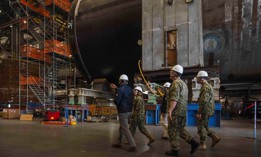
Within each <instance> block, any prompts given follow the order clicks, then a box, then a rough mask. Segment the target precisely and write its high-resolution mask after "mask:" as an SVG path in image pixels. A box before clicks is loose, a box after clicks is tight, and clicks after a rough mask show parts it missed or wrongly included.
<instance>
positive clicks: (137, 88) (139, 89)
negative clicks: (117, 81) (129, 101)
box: [134, 86, 142, 92]
mask: <svg viewBox="0 0 261 157" xmlns="http://www.w3.org/2000/svg"><path fill="white" fill-rule="evenodd" d="M134 89H136V90H138V91H140V92H142V89H141V87H139V86H137V87H135V88H134Z"/></svg>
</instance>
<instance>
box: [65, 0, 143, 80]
mask: <svg viewBox="0 0 261 157" xmlns="http://www.w3.org/2000/svg"><path fill="white" fill-rule="evenodd" d="M70 17H71V19H72V21H73V25H72V29H70V31H71V32H70V40H71V41H70V42H71V47H72V50H73V53H74V57H75V58H76V62H77V63H78V65H79V68H80V70H81V71H83V72H84V74H85V76H86V77H87V78H88V79H89V80H92V79H95V78H103V77H105V78H107V79H108V80H109V81H110V82H114V83H117V82H118V78H119V76H120V75H121V74H127V75H128V76H129V77H130V79H132V78H133V76H134V74H135V73H136V72H137V63H138V60H139V59H141V46H139V45H138V40H140V39H141V0H99V1H90V0H82V1H77V0H76V1H74V2H73V5H72V9H71V16H70ZM116 81H117V82H116Z"/></svg>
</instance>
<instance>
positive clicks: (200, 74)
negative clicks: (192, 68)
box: [197, 70, 208, 77]
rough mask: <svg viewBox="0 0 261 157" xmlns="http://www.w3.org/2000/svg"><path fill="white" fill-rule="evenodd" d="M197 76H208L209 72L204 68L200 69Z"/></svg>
mask: <svg viewBox="0 0 261 157" xmlns="http://www.w3.org/2000/svg"><path fill="white" fill-rule="evenodd" d="M197 77H208V73H207V72H206V71H204V70H200V71H199V72H198V74H197Z"/></svg>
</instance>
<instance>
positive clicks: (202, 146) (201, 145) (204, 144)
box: [199, 142, 207, 150]
mask: <svg viewBox="0 0 261 157" xmlns="http://www.w3.org/2000/svg"><path fill="white" fill-rule="evenodd" d="M199 149H201V150H206V149H207V144H206V142H203V143H201V144H200V146H199Z"/></svg>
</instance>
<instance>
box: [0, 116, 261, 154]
mask: <svg viewBox="0 0 261 157" xmlns="http://www.w3.org/2000/svg"><path fill="white" fill-rule="evenodd" d="M221 125H222V126H221V128H213V130H215V131H216V132H217V133H218V134H219V135H220V136H221V137H222V140H221V142H220V143H219V144H218V145H216V147H215V148H209V149H208V150H207V151H200V150H198V151H197V152H196V153H195V154H194V155H190V154H189V151H190V145H188V144H186V143H185V142H184V141H183V140H181V150H180V156H181V157H182V156H193V157H220V156H223V157H261V124H258V125H257V139H256V140H254V139H251V138H249V137H253V124H252V123H250V122H249V121H247V120H226V121H222V123H221ZM118 126H119V125H118V123H117V121H110V122H101V123H87V122H82V123H81V122H80V123H78V124H77V125H74V126H69V127H65V126H61V125H43V124H41V123H40V120H39V119H34V120H33V121H19V120H6V119H0V157H134V156H140V157H163V156H166V155H165V154H164V152H165V151H167V150H169V148H170V146H169V142H168V141H165V140H161V139H160V137H161V126H154V125H147V128H148V129H149V130H150V131H151V133H152V134H153V135H154V136H155V137H156V138H157V140H156V141H155V143H153V144H152V146H150V147H149V146H147V145H146V143H147V142H148V140H147V139H146V137H145V136H143V135H142V134H141V133H140V132H139V131H138V132H137V134H136V137H135V140H136V142H137V151H136V152H128V151H126V150H125V149H127V148H128V145H124V147H123V148H122V149H117V148H112V147H111V144H112V142H113V140H114V139H115V138H116V136H117V130H118ZM187 129H188V131H189V132H191V134H192V135H193V136H194V137H195V139H197V140H198V139H199V136H198V135H197V133H196V128H195V127H187ZM114 137H115V138H114ZM210 144H211V140H210V139H209V141H208V146H210Z"/></svg>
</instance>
